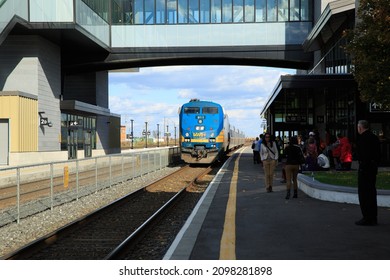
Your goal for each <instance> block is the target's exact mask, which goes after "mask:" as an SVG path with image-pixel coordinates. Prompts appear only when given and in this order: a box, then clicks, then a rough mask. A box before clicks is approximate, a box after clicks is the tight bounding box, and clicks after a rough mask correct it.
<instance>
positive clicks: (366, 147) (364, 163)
mask: <svg viewBox="0 0 390 280" xmlns="http://www.w3.org/2000/svg"><path fill="white" fill-rule="evenodd" d="M357 129H358V133H359V134H360V135H359V138H358V140H357V156H358V160H359V171H358V194H359V203H360V209H361V211H362V214H363V218H362V219H361V220H359V221H357V222H355V224H356V225H359V226H373V225H376V224H377V213H378V207H377V200H376V187H375V184H376V175H377V173H378V163H379V160H380V146H379V145H380V143H379V138H378V137H377V136H376V135H374V134H373V133H372V132H371V131H370V130H369V124H368V122H367V121H366V120H360V121H359V122H358V125H357Z"/></svg>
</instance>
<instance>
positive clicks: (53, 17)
mask: <svg viewBox="0 0 390 280" xmlns="http://www.w3.org/2000/svg"><path fill="white" fill-rule="evenodd" d="M73 18H74V17H73V0H57V1H53V0H30V21H31V22H73Z"/></svg>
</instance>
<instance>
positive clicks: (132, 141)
mask: <svg viewBox="0 0 390 280" xmlns="http://www.w3.org/2000/svg"><path fill="white" fill-rule="evenodd" d="M130 122H131V132H130V133H131V134H130V136H131V148H132V149H133V148H134V131H133V128H134V127H133V122H134V120H130Z"/></svg>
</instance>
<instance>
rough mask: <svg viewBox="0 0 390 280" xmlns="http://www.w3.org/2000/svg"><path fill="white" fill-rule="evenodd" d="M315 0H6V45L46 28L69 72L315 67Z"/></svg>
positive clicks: (1, 21)
mask: <svg viewBox="0 0 390 280" xmlns="http://www.w3.org/2000/svg"><path fill="white" fill-rule="evenodd" d="M312 2H313V1H312V0H275V1H265V0H234V1H233V0H157V1H152V0H111V1H102V0H57V1H53V0H0V45H1V44H2V42H3V41H4V40H5V39H6V38H7V37H8V36H10V35H23V36H26V35H39V36H41V37H43V38H46V39H47V40H48V41H51V42H53V43H54V44H55V45H58V46H60V48H61V68H62V71H64V72H67V73H73V72H92V71H102V70H110V69H123V68H131V67H144V66H163V65H258V66H272V67H283V68H297V69H308V68H309V67H310V65H311V62H312V54H311V53H305V52H304V51H303V47H302V44H303V42H304V41H305V39H306V37H307V35H308V34H309V32H310V31H311V28H312V25H313V22H312V18H313V17H312V14H313V12H312V9H313V3H312Z"/></svg>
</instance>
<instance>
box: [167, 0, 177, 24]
mask: <svg viewBox="0 0 390 280" xmlns="http://www.w3.org/2000/svg"><path fill="white" fill-rule="evenodd" d="M167 9H168V23H169V24H176V23H177V0H168V1H167Z"/></svg>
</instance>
